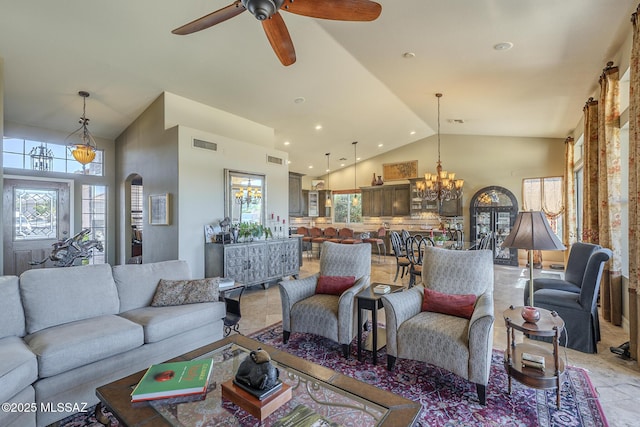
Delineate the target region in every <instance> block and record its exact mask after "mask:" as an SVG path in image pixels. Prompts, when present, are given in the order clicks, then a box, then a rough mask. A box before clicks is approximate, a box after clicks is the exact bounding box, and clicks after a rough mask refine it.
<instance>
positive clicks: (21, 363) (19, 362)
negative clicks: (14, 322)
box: [0, 337, 38, 402]
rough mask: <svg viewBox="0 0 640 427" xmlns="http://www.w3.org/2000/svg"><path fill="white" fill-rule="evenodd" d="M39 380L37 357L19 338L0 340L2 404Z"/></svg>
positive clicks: (0, 400)
mask: <svg viewBox="0 0 640 427" xmlns="http://www.w3.org/2000/svg"><path fill="white" fill-rule="evenodd" d="M37 379H38V362H37V360H36V355H35V354H33V352H31V350H29V347H27V345H26V344H25V343H24V341H22V339H20V338H18V337H6V338H2V339H0V384H2V386H1V387H0V402H6V401H8V400H9V398H10V397H12V396H13V395H15V394H16V393H18V392H19V391H20V390H22V389H24V388H25V387H28V386H29V385H31V383H33V382H35V380H37Z"/></svg>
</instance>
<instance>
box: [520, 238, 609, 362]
mask: <svg viewBox="0 0 640 427" xmlns="http://www.w3.org/2000/svg"><path fill="white" fill-rule="evenodd" d="M572 251H573V247H572ZM612 255H613V254H612V252H611V250H610V249H607V248H599V249H596V250H595V251H593V253H592V254H591V255H590V256H589V259H588V261H587V264H586V266H585V268H584V273H583V275H582V281H581V282H580V286H579V291H578V292H576V291H575V289H573V288H568V289H553V288H543V289H539V290H537V291H535V292H534V294H533V302H534V305H535V306H536V307H541V308H546V309H547V310H551V311H555V312H557V313H558V314H559V315H560V317H562V319H563V320H564V331H562V334H561V335H560V343H561V344H562V343H563V342H564V340H566V346H567V347H569V348H572V349H574V350H578V351H582V352H584V353H597V352H598V347H597V343H598V341H599V339H600V331H599V329H598V328H599V322H598V310H597V305H596V304H597V301H598V293H599V290H600V280H601V279H602V272H603V271H604V265H605V263H606V262H607V261H608V260H609V259H610V258H611V257H612ZM534 282H535V280H534ZM534 286H535V284H534Z"/></svg>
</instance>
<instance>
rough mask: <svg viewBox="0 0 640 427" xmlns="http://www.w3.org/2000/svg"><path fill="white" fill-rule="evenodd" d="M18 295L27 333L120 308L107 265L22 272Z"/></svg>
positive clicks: (108, 312)
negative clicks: (19, 295) (20, 298)
mask: <svg viewBox="0 0 640 427" xmlns="http://www.w3.org/2000/svg"><path fill="white" fill-rule="evenodd" d="M20 294H21V295H22V304H23V306H24V314H25V318H26V324H27V333H29V334H32V333H34V332H37V331H39V330H41V329H45V328H48V327H51V326H57V325H62V324H64V323H68V322H75V321H77V320H83V319H89V318H92V317H96V316H102V315H106V314H117V313H118V309H119V307H120V301H119V300H118V291H117V289H116V285H115V283H114V281H113V276H112V275H111V267H110V266H109V265H108V264H96V265H85V266H78V267H64V268H36V269H33V270H28V271H25V272H24V273H22V275H21V276H20Z"/></svg>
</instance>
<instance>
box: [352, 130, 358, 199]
mask: <svg viewBox="0 0 640 427" xmlns="http://www.w3.org/2000/svg"><path fill="white" fill-rule="evenodd" d="M351 144H353V188H354V190H353V191H354V194H353V201H352V202H351V204H352V205H353V206H358V193H357V192H356V191H357V189H358V184H357V182H358V180H357V175H356V173H357V171H356V165H357V164H358V155H357V154H356V145H358V141H353V142H352V143H351Z"/></svg>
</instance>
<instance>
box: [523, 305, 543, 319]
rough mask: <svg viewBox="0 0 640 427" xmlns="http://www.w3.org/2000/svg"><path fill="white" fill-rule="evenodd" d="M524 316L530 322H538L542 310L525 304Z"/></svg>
mask: <svg viewBox="0 0 640 427" xmlns="http://www.w3.org/2000/svg"><path fill="white" fill-rule="evenodd" d="M520 314H521V315H522V318H523V319H524V320H525V321H526V322H528V323H536V322H537V321H538V320H540V311H538V309H537V308H535V307H531V306H528V305H527V306H525V307H523V308H522V313H520Z"/></svg>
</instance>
